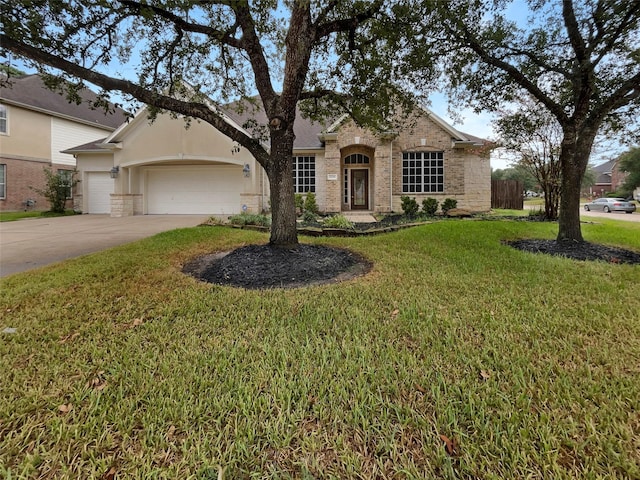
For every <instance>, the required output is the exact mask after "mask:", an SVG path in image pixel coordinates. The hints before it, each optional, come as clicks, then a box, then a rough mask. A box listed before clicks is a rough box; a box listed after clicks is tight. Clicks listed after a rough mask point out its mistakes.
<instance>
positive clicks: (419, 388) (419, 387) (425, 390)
mask: <svg viewBox="0 0 640 480" xmlns="http://www.w3.org/2000/svg"><path fill="white" fill-rule="evenodd" d="M413 386H414V387H416V390H418V391H419V392H420V393H427V389H426V388H424V387H423V386H422V385H420V384H418V383H414V384H413Z"/></svg>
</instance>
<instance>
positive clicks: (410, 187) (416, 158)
mask: <svg viewBox="0 0 640 480" xmlns="http://www.w3.org/2000/svg"><path fill="white" fill-rule="evenodd" d="M444 181H445V174H444V151H441V150H439V151H426V150H425V151H418V152H402V193H403V194H407V193H410V194H418V195H422V194H430V193H445V192H444Z"/></svg>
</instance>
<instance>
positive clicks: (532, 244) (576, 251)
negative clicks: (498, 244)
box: [506, 239, 640, 265]
mask: <svg viewBox="0 0 640 480" xmlns="http://www.w3.org/2000/svg"><path fill="white" fill-rule="evenodd" d="M506 243H507V245H510V246H512V247H513V248H517V249H518V250H523V251H525V252H530V253H544V254H547V255H555V256H559V257H566V258H571V259H573V260H581V261H602V262H607V263H628V264H631V265H640V253H638V252H634V251H633V250H627V249H624V248H616V247H608V246H606V245H599V244H596V243H589V242H557V241H555V240H535V239H531V240H516V241H512V242H506Z"/></svg>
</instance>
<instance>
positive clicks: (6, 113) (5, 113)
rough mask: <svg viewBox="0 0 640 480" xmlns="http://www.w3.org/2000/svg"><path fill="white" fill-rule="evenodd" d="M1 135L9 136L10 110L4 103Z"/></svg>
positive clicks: (0, 106)
mask: <svg viewBox="0 0 640 480" xmlns="http://www.w3.org/2000/svg"><path fill="white" fill-rule="evenodd" d="M3 123H4V129H3V128H2V124H3ZM0 135H9V108H8V107H7V105H5V104H4V103H0Z"/></svg>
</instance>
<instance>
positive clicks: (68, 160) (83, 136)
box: [51, 117, 110, 166]
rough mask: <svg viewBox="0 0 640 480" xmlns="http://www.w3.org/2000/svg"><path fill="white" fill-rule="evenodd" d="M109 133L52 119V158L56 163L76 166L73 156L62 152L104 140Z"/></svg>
mask: <svg viewBox="0 0 640 480" xmlns="http://www.w3.org/2000/svg"><path fill="white" fill-rule="evenodd" d="M109 133H110V130H104V129H102V128H97V127H92V126H90V125H83V124H81V123H76V122H72V121H70V120H65V119H62V118H56V117H51V158H52V160H53V162H54V163H59V164H62V165H69V166H75V164H76V161H75V158H73V155H69V154H66V153H60V152H61V151H62V150H66V149H68V148H73V147H77V146H78V145H84V144H85V143H88V142H91V141H93V140H99V139H102V138H104V137H106V136H107V135H109Z"/></svg>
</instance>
